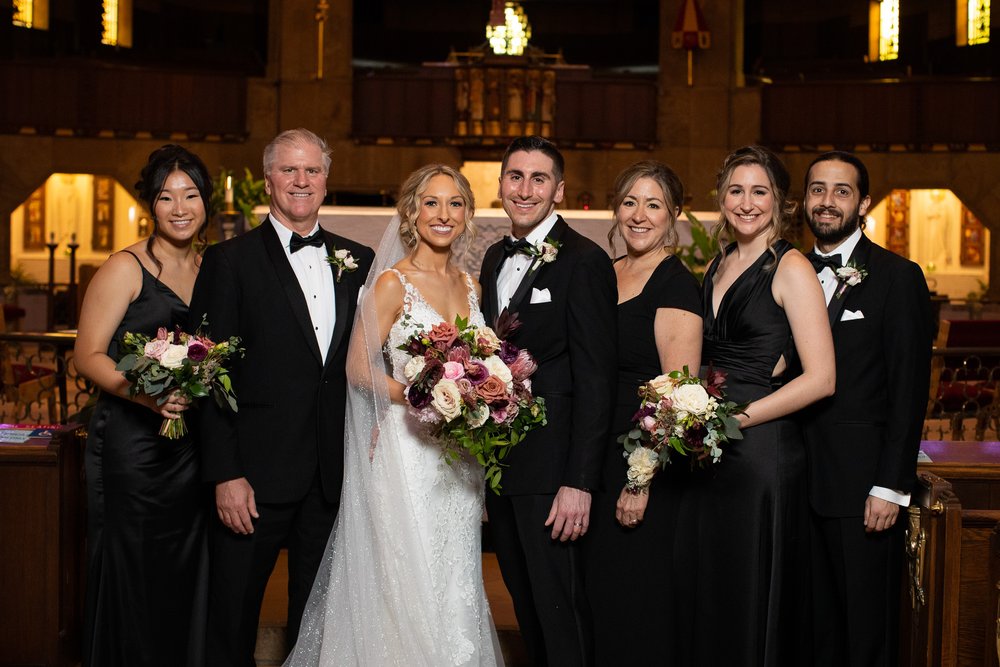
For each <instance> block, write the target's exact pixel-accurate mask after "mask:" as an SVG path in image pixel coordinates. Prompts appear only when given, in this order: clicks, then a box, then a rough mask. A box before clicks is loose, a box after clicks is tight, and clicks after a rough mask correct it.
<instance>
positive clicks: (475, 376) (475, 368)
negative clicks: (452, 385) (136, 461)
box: [465, 360, 490, 385]
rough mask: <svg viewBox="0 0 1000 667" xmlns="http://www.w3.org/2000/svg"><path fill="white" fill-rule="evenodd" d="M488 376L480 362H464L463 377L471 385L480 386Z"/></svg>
mask: <svg viewBox="0 0 1000 667" xmlns="http://www.w3.org/2000/svg"><path fill="white" fill-rule="evenodd" d="M489 376H490V372H489V370H487V369H486V366H484V365H483V363H482V362H480V361H475V360H473V361H467V362H465V377H466V378H468V380H469V382H471V383H472V384H473V385H481V384H482V383H484V382H486V378H488V377H489Z"/></svg>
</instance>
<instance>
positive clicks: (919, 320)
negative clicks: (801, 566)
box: [804, 151, 932, 667]
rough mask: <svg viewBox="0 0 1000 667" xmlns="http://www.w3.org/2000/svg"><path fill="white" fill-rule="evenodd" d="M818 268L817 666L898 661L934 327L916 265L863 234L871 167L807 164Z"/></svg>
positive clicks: (813, 427)
mask: <svg viewBox="0 0 1000 667" xmlns="http://www.w3.org/2000/svg"><path fill="white" fill-rule="evenodd" d="M805 187H806V193H805V201H804V209H805V215H806V220H807V221H808V223H809V227H810V228H811V229H812V231H813V234H814V235H815V236H816V247H815V250H814V252H812V253H810V255H809V257H810V260H811V261H812V262H813V265H814V266H815V267H816V270H817V275H818V278H819V280H820V283H821V284H822V286H823V290H824V292H825V293H826V299H827V303H828V304H829V308H828V310H829V315H830V324H831V326H832V328H833V340H834V346H835V349H836V360H837V391H836V394H835V395H834V396H832V397H831V398H829V399H826V400H824V401H821V402H819V403H817V404H815V405H814V406H812V407H811V408H809V409H807V411H806V413H805V415H804V418H805V422H804V423H805V436H806V453H807V460H808V469H809V500H810V504H811V506H812V514H813V527H814V530H813V565H814V573H813V582H814V624H815V626H814V627H815V632H814V638H815V642H816V664H822V665H831V666H832V665H838V666H844V665H850V666H851V667H862V666H865V667H868V666H876V665H878V666H880V667H890V666H894V665H896V664H897V644H898V622H899V620H898V610H899V582H900V576H901V572H900V567H901V556H902V549H903V543H902V522H901V521H899V514H900V512H901V511H902V510H903V509H904V508H906V507H907V506H908V505H909V502H910V491H911V489H912V488H913V484H914V482H915V478H916V465H917V448H918V445H919V442H920V432H921V426H922V423H923V417H924V411H925V409H926V405H927V391H928V379H929V374H930V351H931V339H932V322H931V313H930V298H929V295H928V291H927V284H926V282H925V280H924V276H923V273H922V272H921V271H920V267H918V266H917V265H916V264H914V263H913V262H911V261H908V260H906V259H903V258H902V257H900V256H898V255H895V254H893V253H891V252H889V251H887V250H885V249H883V248H880V247H879V246H877V245H875V244H874V243H872V242H871V241H870V240H869V239H868V238H867V237H866V236H865V235H864V234H863V232H862V230H863V229H864V223H863V220H864V216H865V214H866V213H867V212H868V208H869V206H870V204H871V199H870V197H869V196H868V170H867V169H866V168H865V165H864V164H863V163H862V162H861V160H859V159H858V158H857V157H856V156H854V155H852V154H850V153H845V152H840V151H834V152H830V153H824V154H823V155H820V156H819V157H817V158H816V160H814V161H813V163H812V164H811V165H810V167H809V170H808V172H807V174H806V179H805Z"/></svg>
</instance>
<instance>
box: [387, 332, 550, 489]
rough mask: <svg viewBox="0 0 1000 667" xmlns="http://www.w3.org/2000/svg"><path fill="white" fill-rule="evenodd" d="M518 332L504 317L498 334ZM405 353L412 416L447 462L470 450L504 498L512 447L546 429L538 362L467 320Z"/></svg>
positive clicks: (419, 339)
mask: <svg viewBox="0 0 1000 667" xmlns="http://www.w3.org/2000/svg"><path fill="white" fill-rule="evenodd" d="M517 326H518V323H517V321H516V319H514V318H510V317H506V316H504V317H502V319H501V323H500V324H498V327H497V328H498V329H501V330H503V331H504V332H505V333H506V334H507V335H509V334H510V333H512V332H513V331H514V330H515V329H516V328H517ZM399 349H401V350H404V351H406V352H407V353H409V355H410V356H411V357H412V358H411V359H410V361H409V362H407V364H406V366H405V368H404V369H403V374H404V375H405V377H406V381H407V382H408V383H409V384H408V385H407V386H406V390H405V396H406V400H407V403H408V404H409V409H410V413H411V414H412V415H414V416H415V417H416V418H417V419H418V420H420V421H421V422H423V423H424V424H426V425H427V427H428V428H429V429H430V431H431V433H432V435H433V436H435V437H436V438H437V439H438V440H439V441H440V442H441V444H442V447H443V448H444V456H445V459H446V460H447V461H448V462H449V463H450V462H452V461H454V460H457V459H458V457H459V456H461V455H462V452H468V453H469V455H471V456H472V457H473V458H474V459H476V461H478V462H479V464H480V465H481V466H482V467H483V468H484V469H485V471H486V483H487V484H488V485H489V487H490V488H491V489H492V490H493V491H494V492H495V493H499V492H500V479H501V476H502V463H501V462H502V461H503V459H504V458H505V457H506V456H507V453H508V452H509V451H510V448H511V447H513V446H514V445H516V444H517V443H518V442H520V441H521V440H523V439H524V436H525V435H526V434H527V433H528V432H529V431H531V430H533V429H535V428H538V427H540V426H544V425H545V423H546V417H545V399H543V398H541V397H535V396H533V395H532V393H531V379H530V378H531V375H532V374H533V373H534V372H535V371H536V370H537V369H538V364H537V363H536V362H535V360H534V358H533V357H532V356H531V354H530V353H529V352H528V351H527V350H523V349H519V348H518V347H517V346H515V345H513V344H511V343H508V342H507V341H506V340H503V339H502V338H501V337H500V336H499V335H498V334H497V333H496V332H495V331H494V330H493V329H491V328H489V327H475V326H470V325H469V323H468V320H466V319H464V318H461V317H457V318H455V323H454V324H450V323H448V322H442V323H440V324H436V325H434V326H433V327H432V328H431V330H430V331H418V332H417V333H415V334H413V335H411V336H410V337H409V338H407V339H406V341H405V342H404V343H403V344H402V345H400V346H399Z"/></svg>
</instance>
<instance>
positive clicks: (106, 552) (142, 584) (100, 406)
mask: <svg viewBox="0 0 1000 667" xmlns="http://www.w3.org/2000/svg"><path fill="white" fill-rule="evenodd" d="M130 254H131V253H130ZM136 261H138V258H137V259H136ZM187 320H188V308H187V305H186V304H185V303H184V302H183V301H182V300H181V298H180V297H178V296H177V295H176V294H174V292H172V291H171V290H170V289H169V288H168V287H167V286H166V285H164V284H163V283H161V282H159V281H158V280H157V279H156V278H155V277H153V275H152V274H150V273H149V272H148V271H146V269H145V268H143V270H142V290H141V291H140V293H139V296H138V298H136V300H135V301H133V302H132V303H131V304H129V307H128V310H127V311H126V313H125V317H124V319H123V320H122V322H121V324H119V325H118V329H117V331H116V332H115V335H114V337H113V338H112V340H111V345H110V346H109V347H108V355H109V356H110V357H111V358H112V359H117V358H118V356H119V344H120V341H121V338H122V336H123V335H124V333H125V332H126V331H131V332H135V333H143V334H147V335H155V334H156V330H157V328H159V327H161V326H166V327H168V328H173V327H174V326H175V325H180V326H181V327H186V325H187ZM188 420H189V421H190V416H188ZM162 421H163V418H162V417H160V416H159V415H158V414H156V413H154V412H153V411H152V410H150V409H149V408H147V407H144V406H141V405H139V404H138V403H133V402H131V401H126V400H123V399H120V398H118V397H117V396H112V395H109V394H103V393H102V394H101V396H100V398H99V399H98V401H97V405H96V407H95V409H94V415H93V417H92V418H91V421H90V427H89V431H88V437H87V449H86V452H85V455H84V465H85V470H86V477H87V555H88V562H87V590H86V603H85V611H84V637H83V644H84V646H83V649H84V653H83V664H84V665H85V666H89V667H114V666H121V667H142V666H147V665H162V666H163V667H182V666H185V665H186V666H194V667H198V666H200V665H202V664H203V659H202V655H203V650H204V639H203V636H204V632H205V609H206V604H207V587H206V584H207V576H208V568H207V565H208V561H207V551H206V544H205V500H206V498H205V496H204V491H203V486H202V484H201V483H200V480H199V468H198V452H197V450H196V449H195V445H194V442H193V441H192V440H191V438H190V437H187V438H184V439H181V440H168V439H166V438H163V437H161V436H160V435H159V429H160V424H161V423H162Z"/></svg>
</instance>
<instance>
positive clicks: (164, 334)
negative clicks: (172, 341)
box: [156, 327, 167, 340]
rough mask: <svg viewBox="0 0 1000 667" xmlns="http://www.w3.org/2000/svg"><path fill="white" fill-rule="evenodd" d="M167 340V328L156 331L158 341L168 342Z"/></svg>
mask: <svg viewBox="0 0 1000 667" xmlns="http://www.w3.org/2000/svg"><path fill="white" fill-rule="evenodd" d="M166 339H167V328H166V327H160V328H159V329H157V330H156V340H166Z"/></svg>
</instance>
